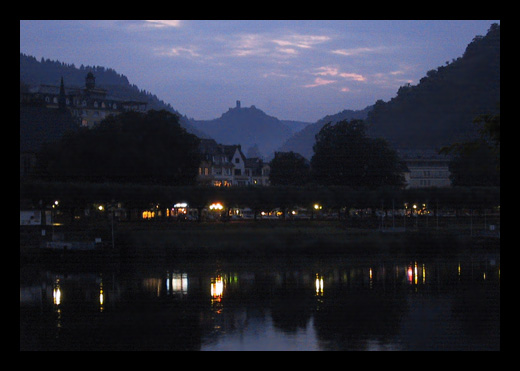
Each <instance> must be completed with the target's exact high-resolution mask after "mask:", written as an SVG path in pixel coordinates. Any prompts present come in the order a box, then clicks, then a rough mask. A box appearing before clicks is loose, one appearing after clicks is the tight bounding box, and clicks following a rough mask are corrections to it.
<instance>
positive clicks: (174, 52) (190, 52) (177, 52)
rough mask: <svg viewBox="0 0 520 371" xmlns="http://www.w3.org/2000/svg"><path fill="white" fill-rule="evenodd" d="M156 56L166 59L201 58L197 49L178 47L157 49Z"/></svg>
mask: <svg viewBox="0 0 520 371" xmlns="http://www.w3.org/2000/svg"><path fill="white" fill-rule="evenodd" d="M156 55H160V56H166V57H200V56H201V55H200V54H199V53H197V51H196V49H195V48H193V47H183V46H176V47H173V48H161V49H156Z"/></svg>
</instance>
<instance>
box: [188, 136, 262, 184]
mask: <svg viewBox="0 0 520 371" xmlns="http://www.w3.org/2000/svg"><path fill="white" fill-rule="evenodd" d="M199 148H200V152H201V153H202V161H201V164H200V166H199V174H198V177H197V182H198V183H199V184H201V185H211V186H215V187H231V186H247V185H269V165H268V164H267V163H264V162H263V160H261V159H258V158H251V159H247V158H246V156H245V155H244V153H243V152H242V148H241V146H240V145H225V144H219V143H217V142H216V141H215V140H213V139H201V143H200V146H199Z"/></svg>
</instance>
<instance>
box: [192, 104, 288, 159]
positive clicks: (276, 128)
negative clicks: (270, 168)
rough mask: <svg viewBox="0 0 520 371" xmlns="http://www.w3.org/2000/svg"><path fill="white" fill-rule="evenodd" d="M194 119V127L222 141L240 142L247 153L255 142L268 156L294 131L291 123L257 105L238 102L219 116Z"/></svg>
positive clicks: (261, 151) (264, 154)
mask: <svg viewBox="0 0 520 371" xmlns="http://www.w3.org/2000/svg"><path fill="white" fill-rule="evenodd" d="M191 122H192V124H193V125H194V126H195V128H197V129H199V130H201V131H203V132H204V133H207V134H208V135H209V136H211V137H212V138H213V139H215V140H216V141H217V142H219V143H222V144H240V145H241V146H242V151H243V152H244V153H247V152H248V151H249V149H251V148H255V146H256V147H257V149H258V151H259V152H260V154H261V155H262V156H263V157H265V158H269V157H272V156H273V153H274V151H275V150H277V149H278V148H279V147H280V145H281V144H282V143H283V141H284V140H285V139H287V138H289V137H290V136H291V135H292V133H293V129H291V127H290V126H289V125H287V124H285V123H284V122H282V121H280V120H279V119H277V118H276V117H273V116H269V115H267V114H266V113H265V112H263V111H262V110H260V109H258V108H256V107H255V106H251V107H239V106H238V105H237V107H234V108H230V109H229V110H228V111H227V112H225V113H223V114H222V116H220V117H219V118H216V119H213V120H192V121H191Z"/></svg>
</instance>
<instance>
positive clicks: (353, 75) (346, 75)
mask: <svg viewBox="0 0 520 371" xmlns="http://www.w3.org/2000/svg"><path fill="white" fill-rule="evenodd" d="M339 76H341V77H343V78H345V79H347V80H354V81H366V78H365V77H364V76H363V75H360V74H358V73H345V72H343V73H340V74H339Z"/></svg>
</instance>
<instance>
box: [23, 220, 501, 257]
mask: <svg viewBox="0 0 520 371" xmlns="http://www.w3.org/2000/svg"><path fill="white" fill-rule="evenodd" d="M38 230H39V228H38ZM27 231H28V230H27V229H25V230H22V228H21V230H20V236H21V238H20V246H21V252H22V251H23V250H25V251H27V249H28V248H30V247H31V250H33V251H34V250H35V249H34V247H37V246H38V244H37V243H36V242H37V241H38V234H37V233H35V231H37V230H33V231H32V235H31V234H30V233H28V232H27ZM52 231H53V232H54V233H56V234H57V235H59V236H61V238H63V239H64V240H83V241H85V240H88V241H92V240H93V239H94V238H96V237H100V238H102V239H103V241H104V242H108V243H109V244H111V237H112V225H111V224H109V225H107V223H98V224H96V223H93V224H90V225H84V224H80V225H69V226H59V227H54V229H53V230H52ZM49 233H51V231H50V230H49V231H48V234H47V238H49ZM23 241H25V242H26V243H24V242H23ZM29 242H30V243H29ZM114 242H115V246H116V247H117V248H118V250H120V251H121V256H122V257H158V258H161V257H166V256H168V257H171V256H174V257H181V256H182V257H203V256H237V257H244V256H245V257H262V256H276V255H280V256H297V255H322V254H329V255H330V254H358V255H359V254H379V253H384V254H387V253H388V254H392V253H403V252H405V253H414V254H416V253H427V254H444V255H445V254H450V253H456V252H457V251H460V250H461V249H467V248H471V249H475V248H484V249H494V250H496V249H499V248H500V240H499V239H482V238H475V237H471V236H470V235H469V234H468V233H467V230H466V228H464V229H461V230H456V229H455V230H454V229H453V228H452V227H450V228H449V229H447V228H441V229H437V228H427V229H426V228H423V229H413V228H410V229H406V231H404V232H402V230H400V232H396V233H391V232H388V231H387V232H385V233H383V232H381V231H380V230H379V229H377V228H361V227H352V226H347V225H346V224H345V223H344V222H340V221H261V222H254V221H251V222H237V223H234V222H227V223H172V222H156V221H153V222H150V223H146V222H142V221H140V222H132V223H129V222H121V223H116V224H115V225H114Z"/></svg>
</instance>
